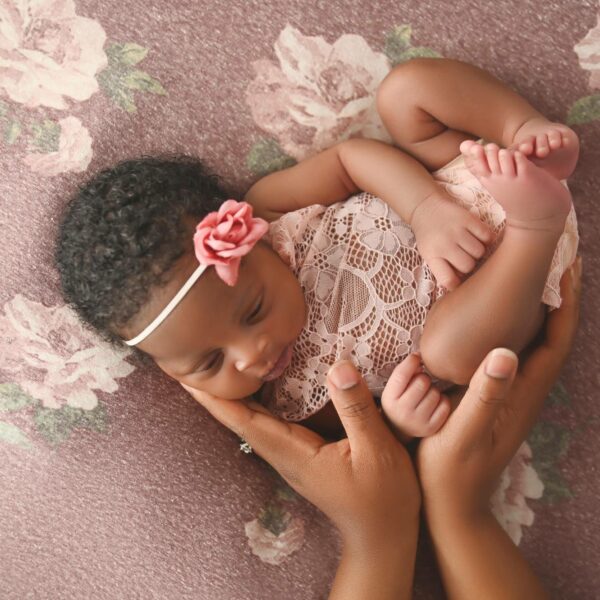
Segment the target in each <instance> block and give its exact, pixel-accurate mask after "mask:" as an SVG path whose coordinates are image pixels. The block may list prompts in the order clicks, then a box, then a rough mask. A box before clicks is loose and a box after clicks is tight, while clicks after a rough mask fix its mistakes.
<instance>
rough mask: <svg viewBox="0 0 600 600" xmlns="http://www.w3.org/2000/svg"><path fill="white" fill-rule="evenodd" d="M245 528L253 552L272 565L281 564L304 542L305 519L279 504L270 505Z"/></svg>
mask: <svg viewBox="0 0 600 600" xmlns="http://www.w3.org/2000/svg"><path fill="white" fill-rule="evenodd" d="M244 528H245V531H246V536H247V538H248V543H249V545H250V548H251V549H252V553H253V554H255V555H256V556H258V557H259V558H260V559H261V560H262V561H263V562H265V563H268V564H270V565H279V564H281V563H282V562H283V561H284V560H285V558H287V557H288V556H289V555H290V554H293V553H294V552H296V550H299V549H300V548H301V547H302V544H303V543H304V521H303V520H302V519H300V518H298V517H292V515H291V514H290V513H289V512H286V511H284V510H283V509H281V508H280V507H278V506H268V507H267V508H266V509H265V510H263V511H261V515H260V516H259V518H258V519H254V520H253V521H250V522H248V523H246V524H245V527H244Z"/></svg>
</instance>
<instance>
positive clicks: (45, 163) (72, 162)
mask: <svg viewBox="0 0 600 600" xmlns="http://www.w3.org/2000/svg"><path fill="white" fill-rule="evenodd" d="M58 124H59V125H60V138H59V140H58V150H57V151H56V152H30V153H29V154H27V155H26V156H25V157H24V158H23V160H24V161H25V163H26V164H27V165H28V166H29V168H30V169H31V170H32V171H35V172H36V173H41V174H42V175H46V176H52V175H58V174H59V173H67V172H68V171H73V172H75V173H80V172H81V171H85V170H86V169H87V167H88V165H89V164H90V161H91V160H92V138H91V136H90V133H89V131H88V130H87V128H85V127H84V126H83V125H82V124H81V121H80V120H79V119H78V118H77V117H67V118H66V119H61V120H60V121H59V122H58Z"/></svg>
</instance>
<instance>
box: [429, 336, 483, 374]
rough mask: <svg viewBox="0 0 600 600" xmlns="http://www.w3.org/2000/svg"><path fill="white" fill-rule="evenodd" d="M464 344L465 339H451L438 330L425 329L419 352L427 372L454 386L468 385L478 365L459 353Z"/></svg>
mask: <svg viewBox="0 0 600 600" xmlns="http://www.w3.org/2000/svg"><path fill="white" fill-rule="evenodd" d="M464 343H465V339H451V338H450V336H449V335H448V334H447V333H446V332H445V331H443V330H441V329H440V328H435V327H429V328H427V327H426V328H425V329H424V331H423V335H422V336H421V341H420V343H419V351H420V353H421V359H422V360H423V364H424V365H425V367H427V370H428V372H429V373H430V374H431V375H433V376H434V377H436V378H438V379H443V380H444V381H449V382H452V383H454V384H456V385H466V384H468V383H469V381H470V380H471V377H472V376H473V373H475V371H476V369H477V366H478V365H476V364H474V363H473V360H472V359H471V358H469V356H468V355H467V354H466V353H465V352H463V351H461V346H463V347H464Z"/></svg>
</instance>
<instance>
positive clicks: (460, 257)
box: [448, 246, 475, 275]
mask: <svg viewBox="0 0 600 600" xmlns="http://www.w3.org/2000/svg"><path fill="white" fill-rule="evenodd" d="M448 258H449V260H450V263H451V264H452V266H453V267H454V268H455V269H456V270H457V271H460V272H461V273H464V274H465V275H466V274H467V273H470V272H471V271H472V270H473V269H474V268H475V259H474V258H473V257H472V256H471V255H470V254H468V253H467V252H465V251H464V250H463V249H462V248H461V247H460V246H456V247H455V248H453V249H452V251H451V253H450V255H449V257H448Z"/></svg>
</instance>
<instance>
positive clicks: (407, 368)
mask: <svg viewBox="0 0 600 600" xmlns="http://www.w3.org/2000/svg"><path fill="white" fill-rule="evenodd" d="M421 368H422V362H421V355H420V354H419V353H418V352H415V353H413V354H409V355H408V356H407V357H406V358H405V359H404V360H403V361H402V362H401V363H399V364H398V365H396V368H395V369H394V370H393V371H392V374H391V375H390V377H389V379H388V382H387V383H386V385H385V388H384V390H383V393H382V394H381V401H382V402H389V401H391V400H394V399H396V398H399V397H400V396H401V395H402V394H403V393H404V392H405V390H406V388H407V387H408V384H409V383H410V381H411V380H412V378H413V377H414V376H415V375H416V374H417V373H420V372H421Z"/></svg>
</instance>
